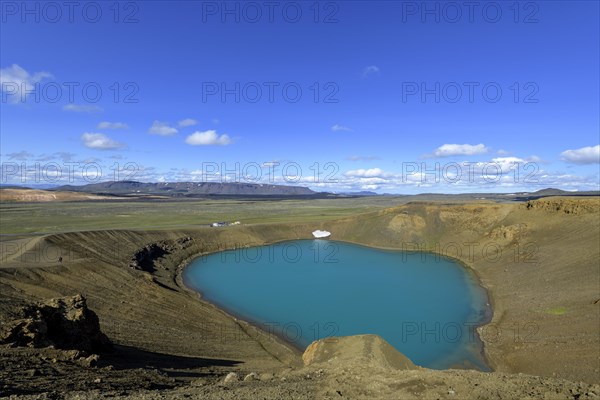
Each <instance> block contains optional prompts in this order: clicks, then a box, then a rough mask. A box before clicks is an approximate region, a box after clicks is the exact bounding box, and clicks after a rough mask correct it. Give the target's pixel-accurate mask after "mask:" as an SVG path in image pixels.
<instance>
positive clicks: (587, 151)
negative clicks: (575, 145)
mask: <svg viewBox="0 0 600 400" xmlns="http://www.w3.org/2000/svg"><path fill="white" fill-rule="evenodd" d="M560 155H561V160H563V161H566V162H568V163H573V164H580V165H582V164H598V163H600V144H599V145H596V146H593V147H592V146H588V147H582V148H580V149H576V150H565V151H563V152H562V153H560Z"/></svg>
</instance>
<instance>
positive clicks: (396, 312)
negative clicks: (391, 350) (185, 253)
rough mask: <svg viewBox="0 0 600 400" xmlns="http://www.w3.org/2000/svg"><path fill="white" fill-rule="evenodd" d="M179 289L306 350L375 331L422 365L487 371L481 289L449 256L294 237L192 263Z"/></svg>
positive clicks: (484, 314)
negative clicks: (480, 330) (328, 339)
mask: <svg viewBox="0 0 600 400" xmlns="http://www.w3.org/2000/svg"><path fill="white" fill-rule="evenodd" d="M183 278H184V281H185V283H186V285H187V286H188V287H190V288H192V289H194V290H196V291H198V292H200V293H201V294H202V296H203V298H204V299H206V300H207V301H209V302H211V303H213V304H216V305H218V306H220V307H221V308H224V309H225V310H227V311H229V312H231V313H232V314H234V315H236V316H238V317H240V318H242V319H244V320H247V321H250V322H253V323H255V324H256V325H257V326H259V327H261V328H263V329H264V330H266V331H267V332H272V333H274V334H277V335H278V336H280V337H283V338H284V339H286V340H288V341H290V342H292V343H293V344H295V345H296V346H297V347H299V348H301V349H303V348H305V347H306V346H307V345H309V344H310V343H311V342H312V341H313V340H316V339H320V338H324V337H329V336H346V335H356V334H365V333H375V334H378V335H380V336H382V337H383V338H384V339H386V340H387V341H388V342H389V343H390V344H391V345H392V346H394V347H396V348H397V349H398V350H399V351H401V352H402V353H404V354H405V355H406V356H408V357H409V358H410V359H411V360H412V361H413V362H414V363H415V364H417V365H421V366H424V367H428V368H435V369H446V368H450V367H457V366H462V367H467V368H476V369H480V370H489V369H488V368H487V366H486V364H485V362H484V360H483V358H482V356H481V348H482V347H481V342H480V340H479V338H478V336H477V334H476V333H475V326H477V325H479V324H480V323H481V322H482V321H483V320H484V319H486V318H487V317H488V313H489V309H488V307H487V306H486V301H487V297H486V294H485V291H484V290H483V289H482V288H481V287H480V286H479V285H478V284H477V282H476V280H475V279H474V277H473V276H472V275H471V274H470V273H468V271H467V270H466V269H465V268H463V267H462V266H461V265H460V264H458V263H457V262H455V261H452V260H451V259H448V258H444V257H441V256H439V255H434V254H430V253H417V252H415V253H412V252H400V251H387V250H379V249H374V248H370V247H365V246H359V245H354V244H348V243H343V242H336V241H330V240H298V241H290V242H282V243H278V244H274V245H270V246H261V247H252V248H245V249H237V250H229V251H224V252H220V253H214V254H210V255H207V256H203V257H200V258H197V259H196V260H194V261H193V262H192V263H191V264H190V265H189V266H188V268H186V269H185V271H184V273H183Z"/></svg>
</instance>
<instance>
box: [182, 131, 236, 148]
mask: <svg viewBox="0 0 600 400" xmlns="http://www.w3.org/2000/svg"><path fill="white" fill-rule="evenodd" d="M185 142H186V143H187V144H190V145H192V146H214V145H218V146H227V145H228V144H230V143H231V139H230V138H229V136H228V135H225V134H223V135H218V134H217V131H215V130H208V131H204V132H201V131H196V132H194V133H192V134H191V135H189V136H188V137H187V138H186V139H185Z"/></svg>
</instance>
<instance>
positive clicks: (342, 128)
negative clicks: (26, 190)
mask: <svg viewBox="0 0 600 400" xmlns="http://www.w3.org/2000/svg"><path fill="white" fill-rule="evenodd" d="M331 130H332V131H333V132H352V129H350V128H348V127H347V126H344V125H340V124H335V125H333V126H332V127H331Z"/></svg>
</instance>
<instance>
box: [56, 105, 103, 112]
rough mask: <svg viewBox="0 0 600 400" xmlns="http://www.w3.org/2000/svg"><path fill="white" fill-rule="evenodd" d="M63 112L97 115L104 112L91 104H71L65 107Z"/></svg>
mask: <svg viewBox="0 0 600 400" xmlns="http://www.w3.org/2000/svg"><path fill="white" fill-rule="evenodd" d="M63 111H71V112H87V113H96V112H102V111H104V110H103V109H102V108H101V107H99V106H96V105H91V104H86V105H82V104H75V103H69V104H66V105H64V106H63Z"/></svg>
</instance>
